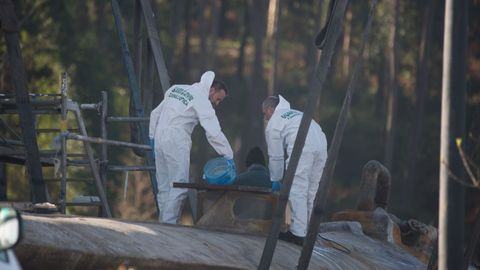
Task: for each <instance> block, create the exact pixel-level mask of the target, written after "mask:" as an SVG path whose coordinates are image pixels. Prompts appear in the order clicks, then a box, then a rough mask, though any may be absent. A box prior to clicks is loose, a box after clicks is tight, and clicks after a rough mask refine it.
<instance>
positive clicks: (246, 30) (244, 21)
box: [237, 0, 250, 78]
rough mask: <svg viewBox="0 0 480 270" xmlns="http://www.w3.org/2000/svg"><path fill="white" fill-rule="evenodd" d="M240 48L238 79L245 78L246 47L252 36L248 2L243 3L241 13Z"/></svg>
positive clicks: (245, 0)
mask: <svg viewBox="0 0 480 270" xmlns="http://www.w3.org/2000/svg"><path fill="white" fill-rule="evenodd" d="M240 14H241V15H240V22H239V25H240V33H241V34H240V36H241V38H240V48H239V49H238V50H239V53H238V59H237V77H239V78H243V69H244V65H245V47H246V45H247V38H248V36H249V34H250V12H249V10H248V3H247V0H244V1H243V5H242V9H241V11H240Z"/></svg>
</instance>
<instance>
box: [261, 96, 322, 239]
mask: <svg viewBox="0 0 480 270" xmlns="http://www.w3.org/2000/svg"><path fill="white" fill-rule="evenodd" d="M262 111H263V114H264V116H265V120H268V124H267V127H266V129H265V137H266V141H267V147H268V156H269V164H268V167H269V170H270V178H271V180H272V182H273V183H272V187H274V189H275V186H276V187H277V189H279V188H278V187H280V184H279V182H277V181H280V180H281V179H282V178H283V172H284V168H286V167H285V166H288V162H289V160H290V157H291V154H292V150H293V145H294V143H295V139H296V137H297V132H298V128H299V127H300V121H301V119H302V116H303V113H302V112H300V111H297V110H293V109H290V103H288V102H287V101H286V100H285V99H284V98H283V97H282V96H280V95H279V96H278V97H277V96H271V97H268V98H266V99H265V101H264V102H263V104H262ZM285 151H286V153H287V159H286V162H285V156H284V155H285V154H284V153H285ZM326 159H327V139H326V137H325V134H324V133H323V131H322V129H321V128H320V126H319V125H318V124H317V123H316V122H315V121H314V120H312V122H311V124H310V128H309V130H308V135H307V138H306V140H305V146H304V147H303V151H302V155H301V157H300V160H299V162H298V166H297V170H296V172H295V176H294V179H293V183H292V188H291V190H290V196H289V204H290V208H291V210H292V220H291V225H290V229H289V231H288V232H286V233H280V236H279V238H280V239H283V240H287V241H290V242H294V243H296V244H299V245H301V244H303V240H304V237H305V235H306V234H307V226H308V222H309V218H310V214H311V213H312V208H313V201H314V199H315V194H316V192H317V189H318V185H319V183H320V178H321V176H322V173H323V168H324V166H325V161H326ZM275 183H277V185H275Z"/></svg>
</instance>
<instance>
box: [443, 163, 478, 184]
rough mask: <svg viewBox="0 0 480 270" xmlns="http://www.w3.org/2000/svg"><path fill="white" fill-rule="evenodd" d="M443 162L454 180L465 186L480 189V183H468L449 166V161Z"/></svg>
mask: <svg viewBox="0 0 480 270" xmlns="http://www.w3.org/2000/svg"><path fill="white" fill-rule="evenodd" d="M442 164H443V165H445V167H447V171H448V176H450V177H451V178H452V180H454V181H455V182H457V183H459V184H461V185H463V186H465V187H469V188H477V189H480V185H479V184H478V183H474V184H470V183H467V182H465V181H463V180H462V179H460V178H458V177H457V176H456V175H455V174H453V172H452V171H451V170H450V168H449V167H448V165H447V163H446V162H445V161H444V160H442Z"/></svg>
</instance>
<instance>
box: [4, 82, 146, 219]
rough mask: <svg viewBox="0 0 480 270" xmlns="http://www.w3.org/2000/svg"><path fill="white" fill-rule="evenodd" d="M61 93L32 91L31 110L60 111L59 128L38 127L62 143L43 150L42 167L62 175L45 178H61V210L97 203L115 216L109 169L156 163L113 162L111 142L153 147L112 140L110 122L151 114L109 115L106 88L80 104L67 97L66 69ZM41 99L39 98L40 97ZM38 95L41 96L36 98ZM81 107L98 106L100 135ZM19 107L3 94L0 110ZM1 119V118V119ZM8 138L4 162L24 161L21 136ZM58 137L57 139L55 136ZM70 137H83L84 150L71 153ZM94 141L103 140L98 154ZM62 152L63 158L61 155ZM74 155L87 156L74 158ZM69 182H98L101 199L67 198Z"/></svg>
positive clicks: (13, 110)
mask: <svg viewBox="0 0 480 270" xmlns="http://www.w3.org/2000/svg"><path fill="white" fill-rule="evenodd" d="M60 81H61V82H60V85H61V86H60V94H30V95H29V96H30V98H31V99H32V101H31V104H32V112H33V114H34V115H35V116H37V115H40V114H47V115H60V117H61V120H60V122H59V128H37V129H36V134H37V135H38V134H39V133H53V134H55V133H56V134H57V136H56V137H55V138H56V139H57V140H58V141H57V143H58V144H59V146H58V148H57V149H56V150H41V151H40V157H41V160H40V161H41V164H42V167H52V166H58V171H59V172H60V177H51V178H45V181H46V182H54V181H56V182H58V181H59V182H60V193H59V200H58V202H57V203H56V204H57V206H58V207H59V209H60V211H61V212H62V213H65V212H66V208H67V207H69V206H98V207H100V210H101V211H100V213H101V215H102V216H105V217H112V213H111V211H110V206H109V204H108V198H107V195H106V190H107V172H109V171H111V172H119V171H154V170H155V167H154V166H144V165H134V166H132V165H130V166H125V165H110V164H109V158H108V146H109V145H112V146H121V147H128V148H137V149H142V150H150V149H151V148H150V146H148V145H143V144H135V143H130V142H122V141H116V140H110V139H108V138H107V134H108V132H107V124H108V123H129V122H145V121H148V117H118V116H108V113H107V112H108V96H107V93H106V92H104V91H103V92H101V99H100V101H99V102H98V103H95V104H78V103H76V102H74V101H72V100H71V99H69V98H68V96H67V93H68V77H67V74H66V73H63V74H62V76H61V80H60ZM40 97H41V98H42V100H39V98H40ZM37 99H38V100H37ZM82 110H96V111H98V112H99V115H100V133H101V135H100V138H98V137H90V136H89V135H88V133H87V129H86V127H85V122H84V119H83V116H82ZM16 113H18V112H17V107H16V103H15V99H14V96H11V95H5V94H2V95H0V114H16ZM69 113H73V115H74V118H75V123H76V127H70V126H69V121H68V120H67V116H68V114H69ZM0 120H1V119H0ZM0 124H1V125H2V126H4V127H5V130H7V131H8V132H9V133H10V134H12V135H14V136H13V137H15V139H20V138H19V135H18V134H16V132H15V131H14V129H12V128H10V127H9V126H8V125H7V123H6V122H5V121H3V120H2V121H0ZM15 139H7V138H3V137H2V141H1V142H2V144H1V145H2V146H1V147H3V148H2V151H1V153H0V160H1V161H5V162H11V163H17V164H25V162H26V155H25V151H24V150H23V149H21V147H22V146H23V143H22V141H21V140H15ZM54 140H55V139H54ZM68 140H76V141H80V142H82V144H83V148H84V153H69V151H68V147H67V141H68ZM91 144H100V154H99V155H100V157H99V158H96V157H95V153H94V151H93V148H92V145H91ZM58 156H60V158H58ZM73 157H77V158H84V159H71V158H73ZM69 166H88V167H89V168H90V172H91V175H92V177H93V181H92V180H90V179H84V178H70V177H68V167H69ZM67 182H87V183H93V184H95V188H96V190H97V196H98V198H99V200H92V201H76V202H75V201H72V200H68V199H67Z"/></svg>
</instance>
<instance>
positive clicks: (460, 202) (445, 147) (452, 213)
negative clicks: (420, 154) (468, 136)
mask: <svg viewBox="0 0 480 270" xmlns="http://www.w3.org/2000/svg"><path fill="white" fill-rule="evenodd" d="M467 3H468V1H466V0H464V1H461V0H446V1H445V24H444V25H445V28H444V40H443V71H442V118H441V135H440V192H439V210H438V213H439V221H438V224H439V226H438V232H439V235H438V269H440V270H444V269H459V268H460V267H462V266H463V248H464V246H463V242H464V187H463V186H462V185H461V184H460V183H457V182H456V181H453V180H452V177H451V176H450V173H451V174H453V175H455V176H456V177H458V178H459V179H463V178H464V175H465V173H464V168H463V165H462V162H461V159H460V155H459V153H458V151H457V149H456V145H455V139H456V138H460V139H463V137H464V135H465V107H466V104H465V86H466V84H465V82H466V79H467V78H466V67H467V55H466V54H467V16H468V12H467V7H468V4H467Z"/></svg>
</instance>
